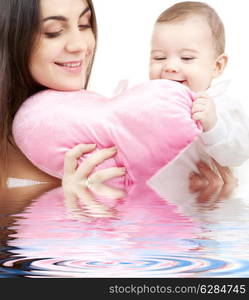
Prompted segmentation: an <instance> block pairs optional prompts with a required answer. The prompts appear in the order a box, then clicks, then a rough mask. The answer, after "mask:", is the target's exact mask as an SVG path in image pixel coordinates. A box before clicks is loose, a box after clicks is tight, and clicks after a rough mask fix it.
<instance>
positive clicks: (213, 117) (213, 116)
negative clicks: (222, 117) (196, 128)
mask: <svg viewBox="0 0 249 300" xmlns="http://www.w3.org/2000/svg"><path fill="white" fill-rule="evenodd" d="M195 97H196V100H195V101H194V102H193V106H192V119H193V120H195V121H199V122H200V123H201V125H202V128H203V131H204V132H206V131H209V130H211V129H212V128H214V126H215V124H216V122H217V119H218V118H217V113H216V108H215V103H214V101H213V99H212V98H211V97H210V96H209V95H208V94H207V93H205V92H199V93H196V94H195Z"/></svg>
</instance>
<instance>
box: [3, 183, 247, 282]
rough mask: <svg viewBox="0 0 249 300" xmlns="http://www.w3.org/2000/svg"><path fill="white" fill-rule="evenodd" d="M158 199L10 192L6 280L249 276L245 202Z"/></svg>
mask: <svg viewBox="0 0 249 300" xmlns="http://www.w3.org/2000/svg"><path fill="white" fill-rule="evenodd" d="M52 188H53V189H52ZM159 195H160V191H158V193H156V192H155V191H153V190H152V189H151V188H150V187H149V186H147V185H145V184H137V185H134V186H132V187H130V189H129V191H128V193H127V195H126V196H125V197H124V198H122V199H110V198H109V197H103V196H99V195H97V196H96V195H95V196H93V194H91V193H90V192H89V191H87V190H86V191H84V192H83V193H82V194H81V196H80V197H79V198H78V199H75V198H70V197H69V198H67V197H65V196H64V193H63V190H62V188H61V187H57V188H54V187H44V186H33V187H29V188H19V190H18V191H17V190H16V189H12V190H9V191H8V192H6V193H5V194H3V195H2V196H1V202H0V203H1V215H0V222H1V223H0V224H1V229H2V230H1V257H0V277H18V276H20V277H21V276H25V277H249V276H248V275H249V271H248V270H249V250H248V249H249V247H248V246H249V239H248V237H247V234H246V232H247V228H248V225H249V224H248V217H247V216H248V212H249V207H248V204H247V202H246V201H244V200H243V199H241V198H230V199H226V200H222V201H220V202H217V201H216V202H206V203H197V202H196V201H194V199H190V198H188V197H185V196H184V195H182V201H181V202H174V203H173V202H172V201H171V202H170V201H169V200H167V199H165V198H164V197H163V196H162V195H161V196H159ZM241 253H243V256H242V255H241Z"/></svg>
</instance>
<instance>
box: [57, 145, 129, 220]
mask: <svg viewBox="0 0 249 300" xmlns="http://www.w3.org/2000/svg"><path fill="white" fill-rule="evenodd" d="M95 147H96V145H95V144H89V145H85V144H80V145H77V146H75V147H74V148H72V149H71V150H69V151H68V152H67V153H66V155H65V160H64V176H63V179H62V187H63V190H64V196H65V205H66V208H67V209H68V211H69V212H70V215H71V216H72V215H74V217H75V218H77V219H78V218H80V219H82V218H83V219H84V220H86V219H87V218H88V217H91V216H92V217H110V216H112V214H113V211H112V209H111V208H110V207H109V206H107V205H106V204H103V203H101V202H99V201H97V200H96V199H95V196H94V194H96V195H98V196H102V197H108V198H111V199H119V198H122V197H124V196H125V192H124V191H123V190H120V189H115V188H112V187H109V186H108V185H106V184H105V183H104V182H105V181H106V180H109V179H111V178H115V177H120V176H123V175H124V174H125V168H118V167H113V168H108V169H103V170H98V171H96V172H93V170H94V168H95V167H96V166H97V165H98V164H100V163H101V162H103V161H104V160H106V159H108V158H110V157H112V156H114V155H115V154H116V152H117V150H116V148H115V147H111V148H107V149H102V150H99V151H96V152H95V153H93V154H91V155H89V156H88V157H87V158H86V159H84V161H83V162H82V163H81V164H80V165H78V160H79V158H80V157H81V156H82V155H83V154H85V153H89V152H91V151H93V150H94V149H95Z"/></svg>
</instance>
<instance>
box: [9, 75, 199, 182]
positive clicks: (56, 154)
mask: <svg viewBox="0 0 249 300" xmlns="http://www.w3.org/2000/svg"><path fill="white" fill-rule="evenodd" d="M193 100H194V98H193V95H192V93H191V92H190V90H189V89H188V88H187V87H185V86H183V85H181V84H179V83H177V82H173V81H169V80H153V81H148V82H145V83H143V84H140V85H137V86H135V87H133V88H131V89H128V90H126V91H125V92H124V93H123V94H121V95H119V96H117V97H114V98H112V99H109V98H105V97H103V96H101V95H99V94H96V93H93V92H89V91H86V90H80V91H72V92H63V91H55V90H45V91H42V92H39V93H37V94H35V95H33V96H32V97H30V98H29V99H27V100H26V101H25V102H24V103H23V105H22V106H21V107H20V109H19V111H18V112H17V114H16V116H15V119H14V122H13V136H14V139H15V142H16V144H17V146H18V147H19V148H20V149H21V150H22V152H23V153H24V154H25V155H26V156H27V157H28V158H29V160H30V161H31V162H33V164H34V165H36V166H37V167H38V168H40V169H41V170H43V171H45V172H46V173H48V174H51V175H53V176H56V177H59V178H61V177H62V175H63V163H64V155H65V152H66V151H67V150H69V149H71V148H72V147H74V146H75V145H78V144H80V143H86V144H89V143H95V144H96V145H97V148H96V149H100V148H106V147H110V146H113V145H116V146H117V148H118V153H117V155H116V156H115V157H114V158H111V159H108V160H107V161H105V162H104V163H102V164H101V165H100V166H99V168H107V167H111V166H125V167H126V169H127V175H126V180H128V181H129V182H130V181H132V182H134V181H138V180H139V181H141V180H143V181H144V180H145V181H146V180H148V179H149V178H150V177H151V176H152V175H154V174H155V173H156V172H157V171H159V170H160V169H161V168H162V167H163V166H165V165H166V164H168V163H169V162H170V161H172V160H173V159H175V158H176V157H177V155H178V154H179V153H180V152H181V151H183V150H184V149H185V148H186V147H187V146H188V145H189V144H190V143H191V142H192V141H193V140H195V138H196V137H197V136H198V134H199V133H200V129H199V128H198V126H197V125H196V122H194V121H193V120H192V119H191V107H192V101H193Z"/></svg>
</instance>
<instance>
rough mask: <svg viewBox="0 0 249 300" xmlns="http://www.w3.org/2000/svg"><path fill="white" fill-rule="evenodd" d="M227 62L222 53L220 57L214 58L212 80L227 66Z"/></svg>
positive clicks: (225, 56)
mask: <svg viewBox="0 0 249 300" xmlns="http://www.w3.org/2000/svg"><path fill="white" fill-rule="evenodd" d="M227 61H228V56H227V55H226V54H224V53H222V54H221V55H220V56H218V57H217V58H216V61H215V66H214V71H213V77H214V78H217V77H219V76H220V75H221V74H222V73H223V71H224V69H225V67H226V65H227Z"/></svg>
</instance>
